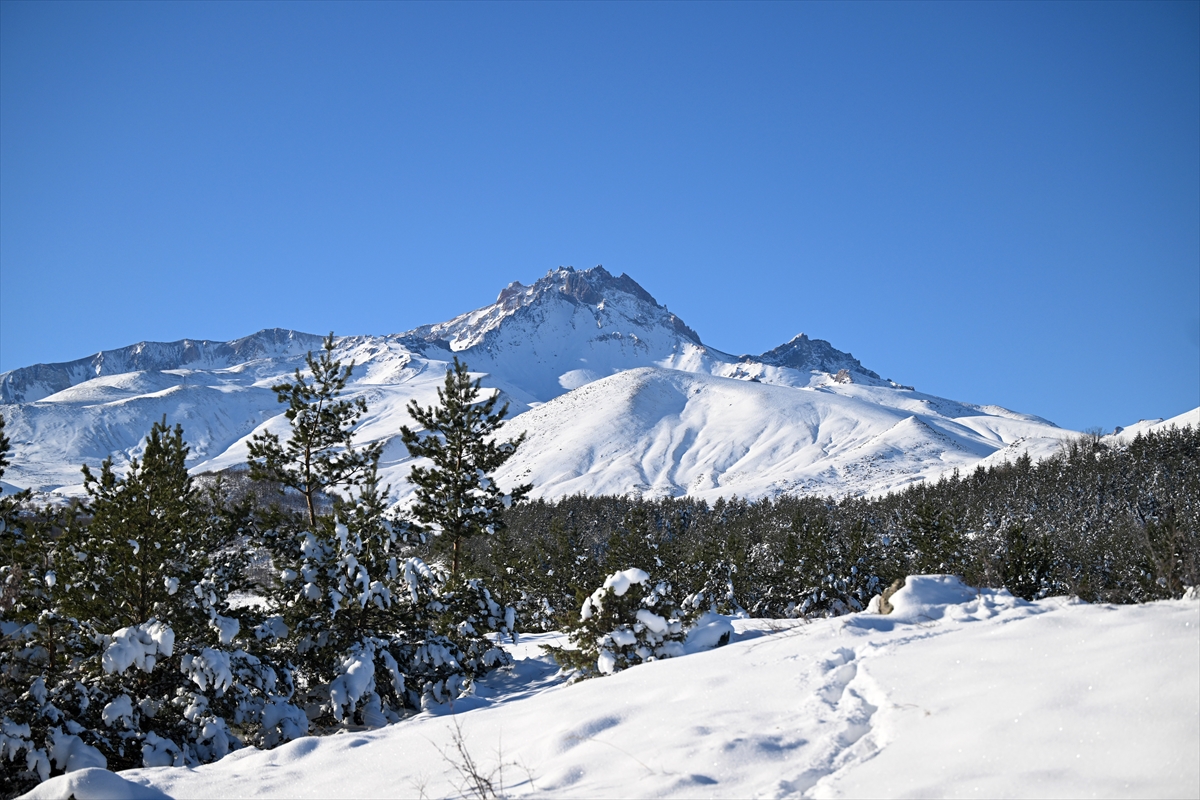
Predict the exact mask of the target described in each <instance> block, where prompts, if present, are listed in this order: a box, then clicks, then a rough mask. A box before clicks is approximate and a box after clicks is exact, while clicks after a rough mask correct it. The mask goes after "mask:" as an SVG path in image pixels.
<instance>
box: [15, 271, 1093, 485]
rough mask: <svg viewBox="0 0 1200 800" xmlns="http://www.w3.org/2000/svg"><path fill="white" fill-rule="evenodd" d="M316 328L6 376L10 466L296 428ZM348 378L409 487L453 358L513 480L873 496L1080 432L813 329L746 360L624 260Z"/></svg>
mask: <svg viewBox="0 0 1200 800" xmlns="http://www.w3.org/2000/svg"><path fill="white" fill-rule="evenodd" d="M320 341H321V340H320V338H319V337H317V336H313V335H311V334H304V333H297V332H295V331H285V330H279V329H269V330H264V331H260V332H259V333H256V334H254V335H252V336H247V337H245V338H243V339H238V340H236V341H233V342H209V341H193V340H184V341H181V342H173V343H145V342H144V343H142V344H138V345H133V346H131V347H126V348H122V349H120V350H112V351H105V352H102V353H98V354H96V355H95V356H91V357H89V358H84V359H80V360H78V361H74V362H70V363H65V364H41V365H36V366H32V367H26V368H22V369H17V370H13V371H11V372H7V373H3V374H2V375H0V414H3V416H4V418H5V420H6V422H7V434H8V436H9V438H10V439H11V440H12V442H13V450H14V452H13V459H12V460H13V465H12V466H11V467H10V468H9V469H8V471H7V473H6V476H5V477H6V479H7V480H8V481H9V482H11V483H12V484H14V485H16V486H20V487H30V488H34V489H37V490H41V491H59V492H62V493H65V494H74V493H78V492H79V491H80V488H81V487H80V485H79V484H80V481H81V478H80V465H81V464H83V463H88V464H89V465H93V466H94V465H96V464H98V463H99V462H100V461H102V460H103V459H104V458H106V457H109V456H112V457H113V459H114V462H115V464H116V466H117V467H118V469H120V468H122V467H124V466H125V465H127V464H128V462H129V459H130V458H131V457H135V456H136V455H137V454H138V452H139V448H140V446H141V443H142V441H143V438H144V437H145V435H146V433H147V432H148V431H149V429H150V426H151V425H152V424H153V423H154V422H157V421H158V420H159V419H161V418H162V417H163V416H166V418H167V420H168V422H170V423H176V422H178V423H181V424H182V425H183V426H184V432H185V437H186V439H187V441H188V443H189V445H190V446H191V456H192V458H191V461H190V463H189V467H190V468H191V469H192V470H193V471H194V472H203V471H208V470H221V469H226V468H229V467H236V466H240V465H242V464H244V463H245V458H246V443H247V442H248V441H249V438H250V437H251V436H252V435H253V434H254V433H256V432H258V431H261V430H264V429H269V430H274V431H277V432H279V433H285V428H286V420H285V419H284V418H283V415H282V413H281V412H282V409H281V407H280V406H279V404H278V403H277V401H276V397H275V394H274V392H272V391H271V389H270V387H271V386H272V385H273V384H275V383H278V382H279V381H280V380H283V379H287V378H290V376H291V375H292V373H293V372H294V371H295V369H296V368H298V367H302V366H303V364H304V354H305V353H306V352H308V351H309V350H315V349H319V347H320ZM337 356H338V357H339V358H341V359H343V360H344V361H347V362H348V361H354V362H355V363H356V364H357V365H358V366H357V367H356V368H355V371H354V376H353V379H352V381H351V384H350V385H349V387H348V394H349V395H350V396H355V397H363V398H364V399H366V401H367V403H368V404H369V406H370V413H369V414H368V415H367V417H366V418H365V419H364V421H363V424H362V427H361V429H360V434H359V435H360V440H361V441H363V442H369V441H383V442H385V443H386V448H385V452H384V460H383V465H382V470H381V473H382V476H383V478H384V479H385V480H386V481H387V482H389V483H390V484H391V485H392V486H393V488H394V490H395V499H397V500H403V499H404V497H405V494H406V492H407V491H409V487H408V485H407V482H406V481H405V477H406V476H407V474H408V471H409V469H410V468H411V466H412V464H411V460H410V459H409V457H408V454H407V451H406V450H405V448H404V447H403V445H402V444H401V443H400V441H399V437H398V432H399V428H400V426H401V425H405V424H409V423H410V419H409V415H408V412H407V410H406V406H407V404H408V402H409V401H410V400H414V399H415V400H417V401H418V402H420V403H422V404H429V403H431V402H433V401H434V400H435V399H436V390H437V388H438V386H440V384H441V382H442V379H443V376H444V374H445V370H446V366H447V364H448V363H450V362H451V361H452V359H453V358H454V357H456V356H457V357H459V358H461V359H462V360H464V361H465V362H466V363H467V364H468V365H469V366H470V367H471V369H472V371H473V372H474V373H475V374H476V375H478V376H480V377H482V379H483V384H484V386H485V387H489V388H491V389H493V390H496V391H499V392H501V393H502V394H503V396H504V398H505V399H506V400H507V401H509V402H510V403H511V409H510V413H511V414H514V415H517V416H516V417H515V419H513V420H512V423H511V428H510V430H511V431H512V432H513V433H514V434H515V433H516V432H518V431H527V432H528V433H529V437H530V438H529V442H528V443H527V444H526V446H525V447H523V448H522V449H521V450H520V451H519V452H518V453H517V456H516V457H515V458H514V459H513V460H512V461H510V462H509V463H508V465H506V468H505V469H506V471H505V473H504V474H503V475H502V476H501V477H502V479H510V480H517V479H519V480H522V481H529V482H531V483H533V485H534V487H535V496H543V497H561V496H563V495H566V494H571V493H575V492H584V493H588V494H599V493H620V494H625V493H629V492H633V493H636V494H642V495H645V496H680V495H691V496H696V497H704V498H708V499H712V498H715V497H718V496H726V497H727V496H731V495H739V496H742V497H750V498H754V497H762V496H771V495H775V494H779V493H782V492H812V493H822V494H837V495H843V494H847V493H849V494H863V493H878V492H883V491H886V490H889V489H893V488H897V487H899V486H902V485H904V484H906V483H910V482H913V481H916V480H921V479H922V478H932V477H937V476H938V475H941V474H943V473H945V472H947V471H949V470H952V469H956V468H957V469H961V470H969V469H972V468H974V466H975V465H976V464H978V463H981V462H987V463H990V462H994V461H1003V460H1011V459H1015V458H1016V457H1018V456H1020V455H1021V454H1023V453H1026V452H1028V453H1030V454H1031V455H1032V456H1033V457H1034V458H1038V457H1041V456H1044V455H1046V454H1049V453H1052V452H1054V451H1055V450H1056V449H1057V448H1058V447H1059V445H1060V442H1061V440H1062V439H1063V438H1064V437H1067V436H1070V435H1071V432H1070V431H1065V430H1062V429H1060V428H1057V427H1056V426H1054V425H1053V424H1051V423H1049V422H1047V421H1046V420H1044V419H1041V418H1039V417H1035V416H1030V415H1025V414H1018V413H1015V412H1012V411H1008V410H1006V409H1003V408H999V407H996V406H977V405H971V404H966V403H959V402H955V401H951V400H946V399H944V398H939V397H935V396H932V395H927V394H923V393H921V392H917V391H915V390H913V389H912V388H910V387H905V386H902V385H900V384H898V383H895V382H893V381H891V380H888V379H884V378H880V376H879V375H878V374H877V373H875V372H873V371H871V370H869V369H867V368H866V367H864V366H863V365H862V364H861V363H860V362H859V361H858V360H857V359H855V358H854V357H853V356H852V355H850V354H849V353H844V352H841V351H839V350H837V349H835V348H834V347H833V346H832V345H830V344H829V343H828V342H825V341H822V340H819V339H810V338H808V337H807V336H804V335H803V334H801V335H800V336H797V337H796V338H795V339H793V340H792V341H790V342H788V343H786V344H784V345H781V346H779V347H777V348H775V349H773V350H770V351H768V352H766V353H763V354H761V355H758V356H733V355H730V354H728V353H724V352H722V351H720V350H717V349H715V348H714V347H711V346H709V345H706V344H704V343H702V342H701V341H700V337H699V335H698V334H697V333H696V332H695V331H693V330H692V329H691V328H689V327H688V326H687V325H686V324H684V323H683V321H682V320H680V319H679V318H678V317H676V316H675V315H674V314H672V313H671V312H670V311H668V310H667V309H666V307H665V306H662V305H659V303H658V302H657V301H655V299H654V298H653V297H651V296H650V295H649V294H647V293H646V292H645V290H643V289H642V288H641V287H640V286H638V285H637V283H635V282H634V281H633V280H632V279H631V278H629V277H628V276H625V275H621V276H619V277H614V276H612V275H611V274H609V273H608V272H607V271H605V270H604V269H603V268H601V267H596V268H594V269H590V270H584V271H575V270H573V269H570V268H565V269H563V268H560V269H557V270H554V271H551V272H550V273H548V274H547V275H546V276H545V277H544V278H542V279H541V280H539V281H537V282H536V283H535V284H534V285H532V286H522V285H521V284H518V283H514V284H512V285H510V286H509V287H507V288H506V289H504V290H503V291H502V292H501V293H500V295H499V297H498V298H497V300H496V302H495V303H493V304H492V305H490V306H486V307H484V308H481V309H477V310H476V311H473V312H470V313H468V314H464V315H462V316H460V317H457V318H455V319H453V320H450V321H448V322H444V323H440V324H437V325H426V326H422V327H420V328H416V329H414V330H411V331H408V332H407V333H404V334H396V335H389V336H348V337H344V338H341V339H339V340H338V344H337Z"/></svg>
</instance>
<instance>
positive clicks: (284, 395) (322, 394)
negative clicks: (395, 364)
mask: <svg viewBox="0 0 1200 800" xmlns="http://www.w3.org/2000/svg"><path fill="white" fill-rule="evenodd" d="M333 350H334V343H333V333H332V332H331V333H330V334H329V336H327V337H325V342H324V351H323V352H322V353H321V355H320V356H318V357H316V358H314V357H313V354H312V353H311V352H309V354H308V355H307V356H306V357H305V363H306V364H307V365H308V373H309V374H308V376H307V377H306V376H305V375H304V374H303V373H302V372H301V371H300V370H299V369H297V370H296V375H295V378H294V379H293V380H292V381H290V382H284V383H279V384H276V385H275V386H272V387H271V389H272V390H273V391H274V392H275V393H276V395H278V398H279V402H280V403H287V406H288V408H287V411H285V412H284V416H286V417H287V420H288V422H289V423H290V424H291V428H292V433H291V436H290V437H289V438H288V441H287V444H286V445H284V444H280V442H279V437H278V436H277V435H275V434H274V433H271V432H270V431H264V432H262V433H258V434H255V436H254V437H253V438H252V439H251V441H250V447H249V450H250V476H251V478H253V479H254V480H259V481H271V482H275V483H278V484H279V485H280V486H283V487H286V488H290V489H295V490H296V491H298V492H300V494H302V495H303V496H304V501H305V505H306V507H307V510H308V524H309V525H310V526H312V527H316V525H317V499H318V498H319V497H320V496H321V495H322V494H323V493H325V492H327V491H328V490H330V489H336V488H348V487H352V486H354V485H355V484H356V482H358V481H360V480H361V479H362V478H363V476H364V475H365V474H366V472H367V471H368V470H369V469H371V466H372V465H373V464H375V463H376V462H377V461H378V460H379V454H380V452H381V451H382V449H383V445H382V443H377V444H374V445H369V446H367V447H363V448H360V449H356V448H355V447H354V444H353V441H352V440H353V437H354V427H355V425H357V423H358V421H359V419H361V418H362V415H363V414H365V413H367V403H366V401H365V400H363V399H362V398H361V397H359V398H356V399H354V400H344V399H340V398H341V394H342V392H343V391H344V390H345V388H346V381H348V380H349V379H350V375H351V373H352V372H353V370H354V363H353V362H351V363H350V364H348V365H346V366H344V367H343V366H342V363H341V362H340V361H337V360H336V359H334V357H333Z"/></svg>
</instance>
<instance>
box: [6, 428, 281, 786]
mask: <svg viewBox="0 0 1200 800" xmlns="http://www.w3.org/2000/svg"><path fill="white" fill-rule="evenodd" d="M186 457H187V446H186V445H185V444H184V442H183V432H182V429H181V428H179V426H176V427H175V428H174V429H171V428H168V427H167V426H166V424H165V421H164V422H163V423H159V424H156V425H155V426H154V428H153V429H152V431H151V432H150V435H149V436H148V437H147V439H146V443H145V448H144V451H143V455H142V458H141V459H135V460H134V461H133V462H132V463H131V465H130V467H129V470H128V472H127V474H126V475H125V476H124V477H118V476H117V475H116V473H115V471H114V470H113V467H112V462H111V461H106V462H105V463H104V465H103V466H102V467H101V471H100V475H99V477H97V476H95V475H93V474H92V472H91V471H90V470H88V469H87V468H85V469H84V478H85V489H86V491H87V494H88V497H87V500H86V501H85V502H84V503H83V504H82V506H80V507H79V508H70V509H65V510H60V511H57V512H56V511H54V510H53V509H44V510H42V511H41V512H39V513H38V514H37V515H34V516H33V517H32V519H31V521H30V522H29V523H28V524H26V525H25V526H24V527H25V529H26V531H27V532H30V534H31V537H32V539H33V540H36V541H37V543H38V544H39V545H40V547H41V548H42V553H41V554H40V555H41V558H42V559H43V563H42V564H41V565H39V571H40V573H41V574H40V578H41V584H42V586H43V587H44V589H42V590H41V591H39V592H38V593H37V594H36V595H33V596H30V597H28V600H29V602H26V603H24V604H23V607H20V608H16V609H14V610H15V611H16V612H17V613H16V614H14V615H13V619H12V622H15V623H16V625H17V626H18V627H16V628H12V626H11V625H10V623H9V619H8V616H9V615H8V614H6V615H5V616H6V619H5V631H4V632H5V634H6V636H5V638H6V640H11V641H12V642H13V646H12V647H10V648H6V649H5V651H4V653H3V655H2V656H0V658H3V659H4V664H3V669H2V670H0V672H2V674H3V675H4V681H5V692H6V694H7V695H8V697H6V700H8V699H10V698H11V700H12V702H11V703H6V712H5V715H4V719H3V721H2V723H3V728H4V735H5V736H6V737H7V739H6V741H5V744H4V746H5V748H6V750H7V755H9V756H14V755H18V752H17V751H23V752H20V753H19V756H20V757H23V760H24V764H23V765H22V766H24V770H23V771H19V774H17V775H14V776H11V777H12V778H13V779H14V780H19V781H28V780H38V779H41V780H44V779H45V778H46V777H47V776H48V775H49V774H50V773H51V772H52V771H54V770H65V771H70V770H73V769H77V768H80V767H82V766H108V767H109V768H111V769H120V768H125V767H133V766H143V765H145V766H159V765H164V764H198V763H202V762H205V761H211V760H214V759H217V758H220V757H221V756H223V755H225V754H226V753H227V752H229V751H230V750H232V749H236V748H237V747H240V746H241V745H242V744H245V743H253V744H271V743H273V742H277V741H279V740H280V739H286V738H292V737H294V736H296V735H299V734H300V733H302V732H303V729H304V727H305V725H304V720H303V715H302V714H301V713H300V712H299V710H298V709H295V708H292V707H290V706H289V705H288V702H287V695H288V694H289V689H288V687H287V684H286V681H285V680H280V676H279V674H278V673H277V672H276V671H275V670H273V669H272V668H271V667H270V666H269V665H267V664H264V663H263V662H262V661H261V660H260V659H258V658H256V657H255V656H253V655H251V654H249V653H247V652H245V651H244V650H243V649H241V648H240V647H239V646H238V642H236V641H235V640H236V639H237V637H238V635H239V632H240V631H241V628H242V623H241V620H239V619H238V615H237V613H236V612H234V611H232V610H231V609H230V608H229V606H228V604H227V602H226V601H227V594H228V591H229V588H230V587H231V585H232V583H233V582H234V580H235V578H236V574H237V571H238V569H239V566H240V565H239V564H238V562H237V559H236V550H234V549H233V548H229V547H227V545H228V544H229V543H228V542H225V541H223V540H222V539H221V537H220V536H219V535H218V533H217V531H218V529H216V528H214V526H212V525H211V524H210V523H211V515H210V514H209V513H208V512H207V511H206V508H205V506H204V504H203V503H202V501H201V498H200V497H199V495H198V493H197V492H196V490H195V489H194V488H193V486H192V484H191V479H190V477H189V476H188V474H187V469H186V465H185V461H186ZM22 687H23V690H21V689H22ZM264 717H267V718H268V719H266V720H265V722H266V725H265V728H266V729H264ZM288 720H290V722H289V721H288ZM5 764H6V766H5V769H6V770H11V769H13V768H14V767H13V766H12V764H13V761H12V759H8V760H6V762H5ZM6 777H8V776H6Z"/></svg>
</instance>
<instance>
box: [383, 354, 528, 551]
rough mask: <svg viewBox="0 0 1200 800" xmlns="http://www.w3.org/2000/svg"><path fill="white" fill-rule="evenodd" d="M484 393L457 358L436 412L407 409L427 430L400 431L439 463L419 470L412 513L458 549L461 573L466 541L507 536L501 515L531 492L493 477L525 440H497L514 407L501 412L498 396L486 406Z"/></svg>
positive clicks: (413, 450)
mask: <svg viewBox="0 0 1200 800" xmlns="http://www.w3.org/2000/svg"><path fill="white" fill-rule="evenodd" d="M479 394H480V382H479V381H478V380H475V381H472V380H471V377H470V374H469V373H468V372H467V365H466V364H464V363H462V362H460V361H459V360H458V359H457V358H455V359H454V365H453V367H450V368H448V369H447V370H446V382H445V385H444V387H443V388H441V389H438V404H437V405H436V406H430V407H429V408H422V407H421V406H420V405H419V404H418V403H417V402H416V401H415V400H414V401H412V402H410V403H409V404H408V413H409V414H410V415H411V416H412V418H413V420H414V421H415V422H416V423H417V424H418V425H420V426H421V427H422V428H423V429H424V430H423V431H422V432H420V433H418V432H414V431H413V430H412V429H410V428H409V427H407V426H405V427H402V428H401V429H400V436H401V438H402V439H403V441H404V444H405V446H407V447H408V452H409V453H410V454H411V455H412V456H413V457H414V458H428V459H429V460H430V461H432V462H433V465H432V466H429V467H424V466H417V467H413V469H412V473H411V474H410V475H409V480H410V481H411V482H412V483H413V484H414V485H415V486H416V503H414V505H413V508H412V513H413V514H414V516H416V518H417V520H418V521H419V522H420V523H421V524H423V525H426V526H428V527H430V528H431V529H432V531H433V533H434V535H435V536H437V537H439V539H438V541H439V542H440V546H441V548H443V549H449V550H450V551H451V553H452V566H451V571H452V572H453V573H454V574H457V573H458V571H459V567H460V566H461V555H462V548H463V543H464V541H465V540H467V539H469V538H470V537H472V536H475V535H477V534H480V533H485V534H491V533H495V532H496V531H498V530H500V529H501V528H502V527H503V526H504V521H503V520H502V519H501V514H500V512H501V511H502V510H503V509H504V508H507V507H508V506H510V505H512V503H514V502H517V501H519V500H521V499H522V498H524V497H525V495H526V494H528V493H529V490H530V488H531V487H530V486H529V485H528V484H526V485H522V486H517V487H515V488H513V489H512V490H510V491H509V492H508V493H507V494H505V493H504V492H502V491H501V490H500V488H499V487H498V486H496V483H495V481H494V480H493V479H492V474H493V473H494V472H495V471H496V470H497V469H499V468H500V466H501V465H502V464H504V462H506V461H508V459H510V458H512V456H513V454H514V453H515V452H516V450H517V447H519V446H520V444H521V442H523V441H524V440H525V437H524V435H521V436H519V437H518V438H516V439H510V440H508V441H505V442H498V441H496V440H495V434H496V433H497V432H498V431H499V430H500V428H501V426H502V425H503V424H504V422H503V420H504V417H505V415H506V414H507V413H508V404H507V403H505V404H504V405H503V406H502V407H501V408H500V410H499V411H497V410H496V400H497V395H494V394H493V395H492V396H490V397H488V398H487V399H486V400H482V401H481V400H480V399H479Z"/></svg>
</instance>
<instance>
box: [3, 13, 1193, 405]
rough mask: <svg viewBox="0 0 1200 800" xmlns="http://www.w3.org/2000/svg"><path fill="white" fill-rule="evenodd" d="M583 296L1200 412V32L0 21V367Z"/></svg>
mask: <svg viewBox="0 0 1200 800" xmlns="http://www.w3.org/2000/svg"><path fill="white" fill-rule="evenodd" d="M595 264H604V265H605V267H606V268H607V269H608V270H609V271H611V272H613V273H620V272H627V273H629V274H630V275H631V276H633V277H634V278H635V279H636V280H637V281H639V282H640V283H641V284H642V285H643V286H644V287H645V288H646V289H647V290H648V291H650V292H651V293H652V294H653V295H655V297H657V298H658V300H659V301H660V302H663V303H665V304H667V305H668V306H669V307H670V308H671V310H672V311H674V312H676V313H677V314H679V315H680V316H681V317H682V318H683V319H684V320H685V321H686V322H687V323H688V324H689V325H691V326H692V327H693V328H695V329H696V330H697V331H698V332H699V333H700V335H701V337H702V338H703V339H704V340H705V342H707V343H709V344H711V345H713V346H716V347H718V348H720V349H723V350H726V351H729V352H733V353H759V352H763V351H765V350H768V349H770V348H772V347H774V346H776V345H778V344H780V343H782V342H784V341H786V340H788V339H790V338H791V337H792V336H793V335H795V334H796V333H799V332H801V331H803V332H806V333H808V334H809V335H810V336H813V337H818V338H823V339H828V340H829V341H831V342H832V343H833V344H834V345H835V346H836V347H838V348H840V349H843V350H849V351H852V352H853V353H854V354H855V355H856V356H857V357H859V358H860V359H861V360H862V361H863V363H864V364H865V365H867V366H868V367H870V368H872V369H875V370H877V371H878V372H880V373H881V374H883V375H885V376H888V377H891V378H894V379H895V380H898V381H902V382H904V383H911V384H915V385H916V386H917V388H919V389H921V390H924V391H930V392H933V393H936V394H941V395H943V396H947V397H952V398H954V399H958V400H967V401H973V402H981V403H998V404H1002V405H1006V406H1009V407H1011V408H1015V409H1018V410H1021V411H1026V412H1029V413H1035V414H1040V415H1042V416H1045V417H1047V418H1049V419H1052V420H1054V421H1055V422H1058V423H1059V424H1061V425H1065V426H1069V427H1074V428H1077V429H1078V428H1083V427H1086V426H1092V425H1098V426H1103V427H1105V428H1111V427H1112V426H1113V425H1117V424H1128V423H1130V422H1133V421H1136V420H1137V419H1138V418H1141V417H1158V416H1164V417H1165V416H1173V415H1175V414H1178V413H1180V412H1183V411H1185V410H1187V409H1189V408H1193V407H1195V406H1196V405H1200V4H1198V3H1187V2H1176V3H1167V4H1155V3H1149V2H1139V3H1132V4H1116V3H1110V4H1100V3H1089V4H1083V3H1062V4H1055V5H1041V4H1035V3H1007V4H995V5H993V4H985V3H946V4H902V3H866V4H852V3H845V4H820V3H804V4H787V3H765V4H753V3H737V4H718V3H706V4H698V3H696V4H689V3H659V4H654V3H637V4H624V3H615V2H613V3H598V4H587V3H532V4H502V3H489V4H471V3H453V4H451V3H447V4H417V3H406V4H395V5H392V4H384V3H363V4H351V3H337V4H321V3H303V4H301V3H297V4H283V3H279V4H267V3H259V4H238V3H201V4H188V3H157V4H156V3H134V4H119V3H84V4H73V3H18V2H9V1H8V0H5V2H3V3H0V369H5V370H7V369H12V368H15V367H19V366H25V365H28V364H32V363H37V362H51V361H64V360H70V359H74V358H79V357H82V356H85V355H88V354H90V353H93V352H96V351H97V350H100V349H104V348H111V347H120V346H124V345H127V344H132V343H134V342H137V341H141V340H160V341H169V340H175V339H180V338H184V337H191V338H210V339H230V338H235V337H238V336H242V335H245V334H248V333H251V332H253V331H255V330H258V329H260V328H264V327H274V326H280V327H290V328H296V329H299V330H305V331H310V332H316V333H323V332H327V331H329V330H331V329H332V330H335V331H337V332H338V333H347V334H349V333H391V332H397V331H402V330H406V329H409V328H412V327H415V326H416V325H419V324H422V323H427V322H435V321H440V320H443V319H446V318H449V317H451V316H453V315H455V314H457V313H460V312H463V311H466V310H469V309H471V308H475V307H478V306H481V305H484V304H487V303H489V302H491V301H493V300H494V299H495V296H496V294H497V293H498V292H499V290H500V289H501V288H502V287H503V286H504V285H505V284H507V283H508V282H509V281H512V280H521V281H523V282H525V283H530V282H532V281H533V280H535V279H536V278H538V277H540V276H541V275H542V274H544V273H545V272H546V271H547V270H549V269H552V268H554V267H556V266H559V265H574V266H575V267H577V268H584V267H590V266H594V265H595Z"/></svg>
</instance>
